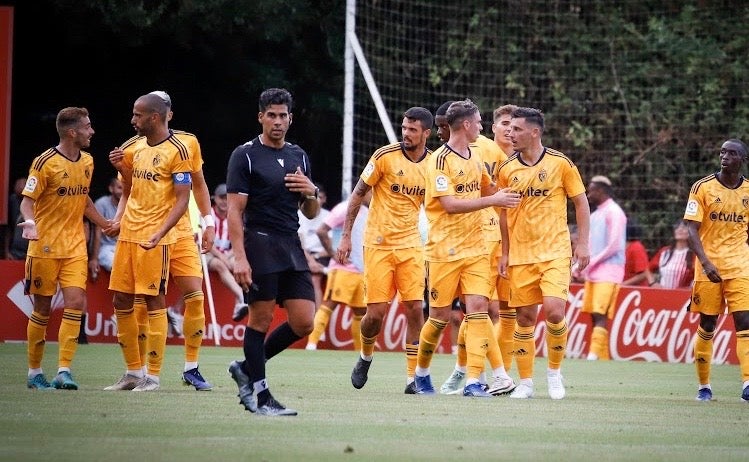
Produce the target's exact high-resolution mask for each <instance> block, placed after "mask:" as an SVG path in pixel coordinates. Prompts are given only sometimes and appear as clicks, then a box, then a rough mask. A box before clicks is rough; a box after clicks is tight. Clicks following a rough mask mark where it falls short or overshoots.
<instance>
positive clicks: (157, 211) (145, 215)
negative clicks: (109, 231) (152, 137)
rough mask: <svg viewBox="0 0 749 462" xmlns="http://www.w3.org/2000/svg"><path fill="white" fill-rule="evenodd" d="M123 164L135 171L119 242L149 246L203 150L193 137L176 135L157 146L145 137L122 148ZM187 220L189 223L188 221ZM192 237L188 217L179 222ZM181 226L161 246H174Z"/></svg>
mask: <svg viewBox="0 0 749 462" xmlns="http://www.w3.org/2000/svg"><path fill="white" fill-rule="evenodd" d="M122 149H123V151H124V158H123V161H122V162H123V164H124V166H125V168H127V169H128V170H130V171H132V178H131V181H132V188H131V190H130V197H129V198H128V200H127V206H126V207H125V213H124V215H123V217H122V222H121V225H120V235H119V238H118V239H120V240H123V241H128V242H136V243H139V244H142V243H146V242H147V241H148V239H149V238H150V237H151V236H152V235H153V234H154V233H155V232H156V231H157V230H158V229H159V227H160V226H161V225H162V224H163V223H164V221H165V220H166V218H167V216H168V215H169V212H170V211H171V210H172V208H174V206H175V203H176V195H175V193H174V183H175V181H180V182H185V181H189V174H190V172H192V171H193V167H194V165H193V160H192V157H193V154H194V153H195V151H196V150H198V151H199V150H200V147H199V146H198V142H197V139H196V138H195V136H194V135H191V134H189V133H185V132H177V131H173V132H172V134H171V136H169V137H168V138H167V139H165V140H164V141H162V142H161V143H159V144H157V145H155V146H149V145H148V142H147V141H146V137H144V136H141V137H134V138H131V139H129V140H128V141H126V142H125V144H123V146H122ZM185 220H186V221H185ZM183 221H184V222H185V223H184V225H183V226H186V229H187V232H189V235H190V236H192V228H191V227H190V221H189V216H188V215H187V213H185V215H184V216H183V217H182V218H181V219H180V223H182V222H183ZM178 227H179V226H175V227H173V228H172V229H171V230H169V232H168V233H167V234H166V235H165V236H164V237H163V238H162V239H161V241H160V242H159V244H160V245H166V244H172V243H174V242H175V241H176V240H177V238H179V237H181V236H179V235H178V234H177V230H178Z"/></svg>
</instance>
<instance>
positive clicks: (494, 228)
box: [471, 135, 507, 242]
mask: <svg viewBox="0 0 749 462" xmlns="http://www.w3.org/2000/svg"><path fill="white" fill-rule="evenodd" d="M471 146H472V147H473V146H477V147H478V148H479V149H480V150H481V158H482V159H483V161H484V168H486V172H487V173H488V174H489V177H490V178H491V179H492V182H494V183H496V182H497V172H498V171H499V166H500V164H502V162H504V161H506V160H507V154H505V153H504V151H502V149H501V148H500V147H499V145H498V144H497V143H496V142H495V141H494V140H492V139H489V138H487V137H485V136H484V135H479V137H478V139H476V142H475V143H473V144H471ZM482 212H483V214H484V221H483V225H482V229H483V230H484V238H485V239H486V242H499V241H501V240H502V236H501V234H500V232H499V210H498V209H497V208H495V207H487V208H485V209H482Z"/></svg>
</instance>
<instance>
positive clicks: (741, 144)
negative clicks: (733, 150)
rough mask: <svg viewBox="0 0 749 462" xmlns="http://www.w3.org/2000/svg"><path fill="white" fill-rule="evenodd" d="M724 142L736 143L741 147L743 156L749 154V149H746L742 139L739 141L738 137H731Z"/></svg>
mask: <svg viewBox="0 0 749 462" xmlns="http://www.w3.org/2000/svg"><path fill="white" fill-rule="evenodd" d="M725 142H726V143H735V144H738V145H739V147H741V154H742V155H743V156H744V157H747V155H749V150H747V147H746V144H745V143H744V142H743V141H741V140H740V139H738V138H731V139H730V140H726V141H725Z"/></svg>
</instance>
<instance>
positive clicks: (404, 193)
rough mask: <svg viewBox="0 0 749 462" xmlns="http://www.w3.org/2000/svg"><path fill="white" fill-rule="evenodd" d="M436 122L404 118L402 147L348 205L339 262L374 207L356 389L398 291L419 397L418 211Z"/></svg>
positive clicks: (373, 161) (379, 159) (427, 117)
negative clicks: (361, 217)
mask: <svg viewBox="0 0 749 462" xmlns="http://www.w3.org/2000/svg"><path fill="white" fill-rule="evenodd" d="M433 124H434V118H433V117H432V113H431V112H429V111H428V110H427V109H424V108H423V107H412V108H410V109H408V110H407V111H406V112H405V113H403V121H402V122H401V137H402V141H401V142H398V143H391V144H388V145H385V146H383V147H381V148H379V149H377V150H376V151H375V152H374V154H372V157H370V159H369V162H368V163H367V166H366V167H364V171H362V173H361V175H360V177H359V181H358V182H357V183H356V186H355V187H354V191H353V193H352V194H351V197H350V199H349V205H348V211H347V215H346V222H345V224H344V226H343V232H342V234H341V241H340V243H339V244H338V251H337V254H338V255H337V256H338V261H339V262H342V263H345V262H346V261H348V258H349V255H350V253H351V229H352V227H353V224H354V220H355V219H356V215H357V213H358V212H359V207H360V206H361V203H362V201H363V200H364V197H365V196H366V194H367V193H368V192H369V190H370V189H371V190H372V202H371V204H370V208H369V216H368V218H367V228H366V231H365V234H364V279H365V284H366V288H367V313H366V314H365V315H364V318H362V322H361V343H362V346H361V351H360V352H359V359H358V360H357V362H356V365H355V366H354V369H353V371H352V372H351V384H352V385H353V386H354V388H357V389H359V388H362V387H363V386H364V384H366V383H367V379H368V373H369V367H370V366H371V365H372V359H373V356H374V349H375V342H376V341H377V335H378V334H379V333H380V330H381V329H382V324H383V322H384V319H385V315H386V314H387V312H388V310H389V309H390V306H391V303H392V301H393V298H394V297H395V296H396V291H397V292H398V294H399V297H400V303H402V304H403V306H404V308H405V313H406V339H405V340H406V345H405V350H406V389H405V393H407V394H412V393H414V389H413V385H412V383H413V376H414V367H415V365H416V351H417V349H418V341H419V329H421V325H422V324H423V323H424V312H423V309H422V303H423V297H424V248H423V246H422V243H421V236H420V234H419V228H418V221H419V209H420V208H421V205H422V204H423V203H424V178H425V177H424V173H425V170H426V162H425V160H426V159H427V158H428V156H429V154H430V153H431V151H430V150H429V149H427V147H426V141H427V139H428V138H429V134H430V133H431V131H432V125H433Z"/></svg>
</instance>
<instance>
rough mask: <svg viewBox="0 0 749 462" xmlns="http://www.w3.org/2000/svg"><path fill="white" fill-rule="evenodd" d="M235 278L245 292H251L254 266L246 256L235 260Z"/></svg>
mask: <svg viewBox="0 0 749 462" xmlns="http://www.w3.org/2000/svg"><path fill="white" fill-rule="evenodd" d="M234 279H235V280H236V281H237V284H239V287H241V288H242V290H243V291H244V292H249V291H250V288H251V287H252V285H253V282H252V268H250V263H249V262H248V261H247V259H246V258H236V259H235V260H234Z"/></svg>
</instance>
